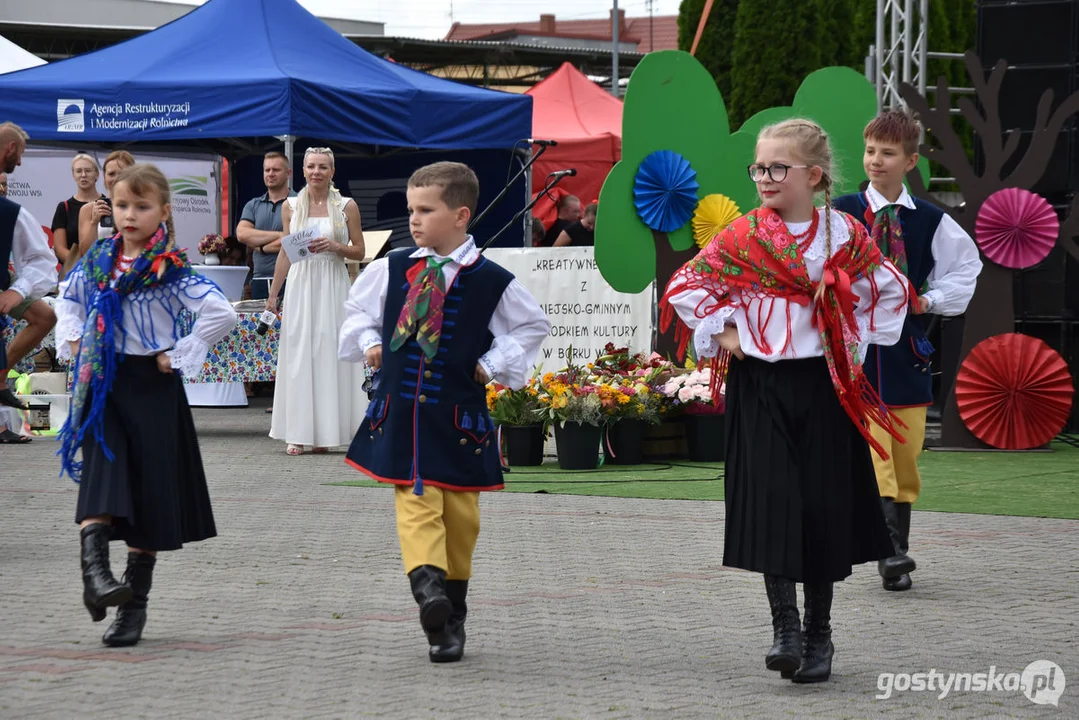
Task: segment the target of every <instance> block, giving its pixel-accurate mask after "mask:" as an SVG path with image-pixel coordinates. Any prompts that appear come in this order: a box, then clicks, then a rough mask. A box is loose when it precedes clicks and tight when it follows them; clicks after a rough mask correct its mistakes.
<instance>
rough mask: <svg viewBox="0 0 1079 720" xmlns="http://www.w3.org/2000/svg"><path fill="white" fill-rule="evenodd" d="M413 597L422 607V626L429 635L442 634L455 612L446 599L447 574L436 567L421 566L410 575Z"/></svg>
mask: <svg viewBox="0 0 1079 720" xmlns="http://www.w3.org/2000/svg"><path fill="white" fill-rule="evenodd" d="M408 579H409V582H411V583H412V597H414V598H416V604H418V605H419V606H420V625H421V626H423V631H424V632H425V633H427V634H428V635H432V634H436V633H441V632H442V631H443V630H444V629H445V628H446V620H447V619H448V618H449V616H450V612H452V610H453V606H452V605H451V604H450V599H449V598H448V597H446V572H445V571H444V570H440V569H439V568H436V567H435V566H434V565H420V566H419V567H418V568H416V569H415V570H413V571H412V572H410V573H409V574H408Z"/></svg>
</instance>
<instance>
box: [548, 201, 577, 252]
mask: <svg viewBox="0 0 1079 720" xmlns="http://www.w3.org/2000/svg"><path fill="white" fill-rule="evenodd" d="M580 219H581V201H580V200H578V199H577V196H575V195H566V196H565V197H563V198H562V199H561V200H559V201H558V218H557V219H556V220H555V221H554V222H553V223H551V227H550V228H549V229H548V230H547V234H546V235H545V236H544V237H543V247H552V246H553V245H554V243H555V240H557V239H558V236H559V235H561V234H562V231H563V230H565V229H566V228H567V227H569V226H570V225H572V224H573V223H575V222H577V221H578V220H580Z"/></svg>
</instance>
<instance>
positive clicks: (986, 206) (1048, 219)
mask: <svg viewBox="0 0 1079 720" xmlns="http://www.w3.org/2000/svg"><path fill="white" fill-rule="evenodd" d="M1059 232H1060V221H1059V220H1058V219H1057V214H1056V212H1054V211H1053V208H1052V206H1051V205H1050V204H1049V203H1048V202H1046V201H1045V198H1043V197H1041V196H1040V195H1037V194H1035V193H1032V192H1030V191H1029V190H1022V189H1020V188H1004V189H1003V190H998V191H996V192H995V193H993V194H992V195H990V196H989V197H988V198H986V200H985V202H984V203H982V208H981V210H979V211H978V219H977V221H976V222H975V225H974V239H975V240H976V241H977V243H978V246H979V247H980V248H981V249H982V252H983V253H985V256H986V257H987V258H989V259H990V260H992V261H993V262H995V263H996V264H997V265H1002V266H1004V267H1007V268H1014V269H1020V268H1028V267H1031V266H1033V265H1037V264H1038V263H1040V262H1041V261H1042V260H1044V259H1045V258H1046V256H1047V255H1049V251H1050V250H1052V249H1053V245H1055V244H1056V241H1057V235H1058V234H1059Z"/></svg>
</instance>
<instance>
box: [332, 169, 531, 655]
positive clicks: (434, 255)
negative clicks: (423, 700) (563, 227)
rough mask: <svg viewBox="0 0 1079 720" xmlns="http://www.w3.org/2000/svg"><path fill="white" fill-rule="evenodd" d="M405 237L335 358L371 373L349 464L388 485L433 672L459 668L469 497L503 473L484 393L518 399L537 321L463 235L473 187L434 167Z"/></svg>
mask: <svg viewBox="0 0 1079 720" xmlns="http://www.w3.org/2000/svg"><path fill="white" fill-rule="evenodd" d="M407 196H408V212H409V230H410V231H411V233H412V237H413V238H414V239H415V241H416V245H417V246H418V249H417V250H415V251H413V252H411V253H410V252H409V251H408V250H398V251H394V252H391V253H390V254H389V255H388V256H387V257H385V258H383V259H381V260H376V261H375V262H373V263H372V264H371V265H370V266H369V267H368V268H367V269H366V270H364V271H363V273H361V274H360V276H359V278H357V280H356V282H355V284H354V285H353V286H352V289H351V290H350V291H349V296H348V301H347V302H346V303H345V308H346V311H347V318H346V320H345V323H344V325H343V326H342V328H341V338H340V347H339V352H338V354H339V356H340V357H341V359H343V360H351V361H353V362H358V361H360V360H363V361H365V362H366V363H367V364H368V366H370V367H371V368H373V369H375V370H380V372H379V378H378V384H377V386H376V387H375V389H374V390H373V392H372V397H371V404H370V406H369V407H368V411H367V417H366V418H364V420H363V422H362V423H361V424H360V429H359V431H358V432H357V433H356V437H355V438H354V439H353V441H352V445H351V446H350V447H349V449H348V455H347V460H346V462H348V464H350V465H352V466H353V467H354V468H356V469H357V470H359V471H360V472H362V473H364V474H366V475H368V476H369V477H371V478H373V479H375V480H377V481H379V482H385V483H391V484H394V485H396V486H397V487H396V488H395V498H396V500H395V502H396V506H397V533H398V537H399V539H400V541H401V556H402V559H403V560H404V566H405V573H406V574H407V575H408V578H409V581H410V583H411V585H412V596H413V597H414V598H415V600H416V602H417V604H419V606H420V625H421V626H422V627H423V630H424V632H425V633H426V634H427V641H428V645H429V650H428V657H429V659H430V660H431V662H455V661H457V660H460V659H461V657H462V655H463V654H464V646H465V627H464V623H465V614H466V612H467V606H466V604H465V597H466V595H467V593H468V580H469V578H470V577H471V576H472V552H473V550H474V549H475V547H476V539H477V537H478V536H479V530H480V509H479V494H480V491H484V490H500V489H501V488H502V487H503V485H502V464H501V462H500V457H499V448H498V442H497V436H496V431H495V428H494V425H493V423H492V422H491V416H490V415H488V413H487V400H486V388H485V385H486V384H487V383H488V382H491V381H492V380H494V379H497V380H498V381H499V382H500V383H502V384H503V385H507V386H509V387H514V388H520V387H523V386H524V385H525V382H526V381H527V379H528V376H529V374H530V372H531V368H532V364H533V362H534V361H535V359H536V356H537V354H538V353H539V347H540V344H541V343H542V342H543V339H544V338H545V337H546V336H547V333H548V332H549V331H550V324H549V323H548V321H547V317H546V315H544V313H543V311H542V310H541V309H540V307H539V305H538V304H537V303H536V300H535V299H534V298H533V297H532V295H530V294H529V292H528V291H527V290H525V289H524V287H523V286H522V285H521V284H520V283H519V282H518V281H517V280H515V279H514V277H513V275H511V274H510V273H509V272H507V271H506V270H504V269H503V268H501V267H499V266H498V265H496V264H495V263H494V262H492V261H490V260H487V259H486V258H484V257H483V256H482V255H480V253H479V251H478V250H477V249H476V244H475V242H473V239H472V236H471V235H469V234H468V223H469V220H470V219H471V218H472V216H473V215H474V214H475V212H476V203H477V201H478V199H479V181H478V180H477V179H476V174H475V173H474V172H472V170H471V169H469V167H468V166H467V165H462V164H460V163H452V162H439V163H435V164H433V165H428V166H426V167H422V168H420V169H419V170H417V171H416V172H415V173H413V174H412V177H411V178H410V179H409V181H408V192H407Z"/></svg>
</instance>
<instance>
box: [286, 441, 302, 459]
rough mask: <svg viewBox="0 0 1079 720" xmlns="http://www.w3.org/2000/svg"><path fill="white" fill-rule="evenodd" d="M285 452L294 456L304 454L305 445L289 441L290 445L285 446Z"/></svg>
mask: <svg viewBox="0 0 1079 720" xmlns="http://www.w3.org/2000/svg"><path fill="white" fill-rule="evenodd" d="M285 453H286V454H288V455H292V456H296V455H303V445H297V444H295V443H289V444H288V447H287V448H285Z"/></svg>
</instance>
